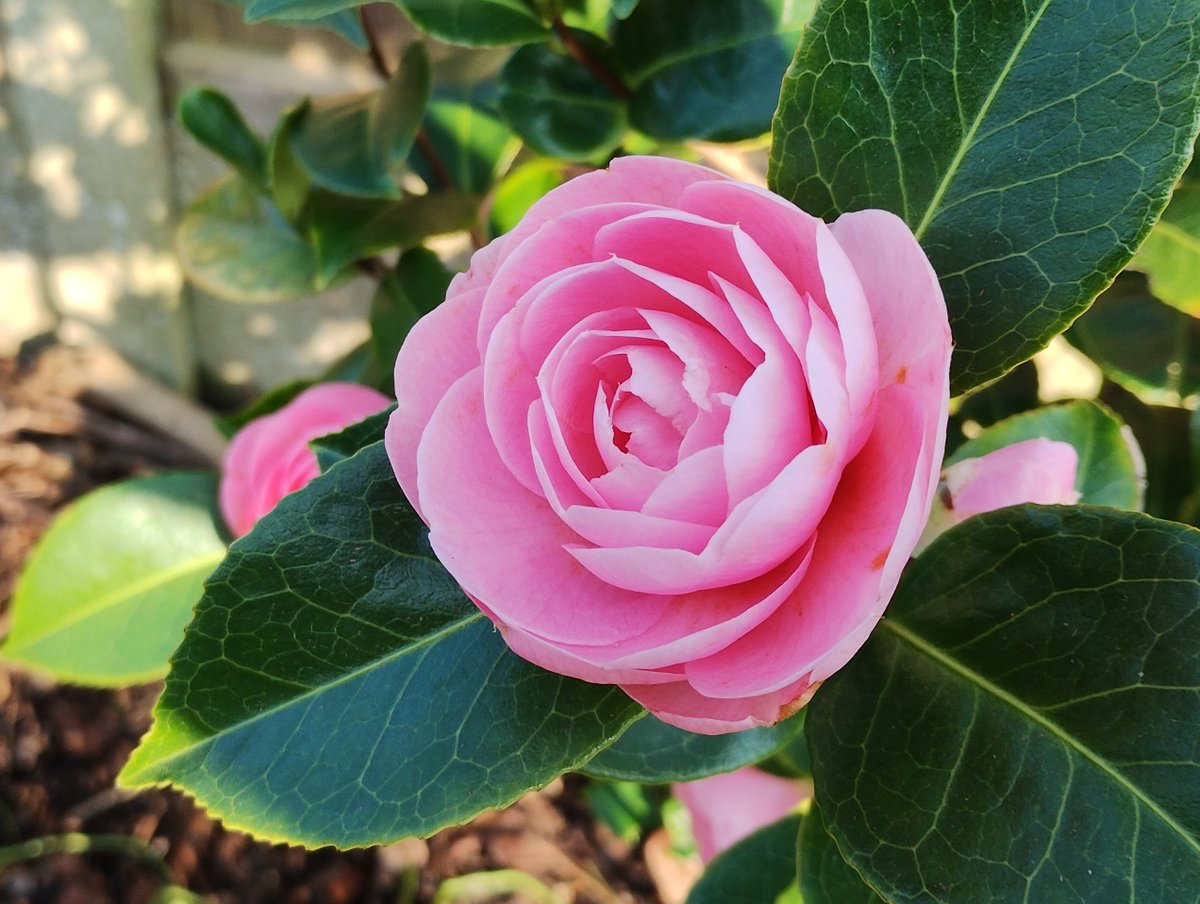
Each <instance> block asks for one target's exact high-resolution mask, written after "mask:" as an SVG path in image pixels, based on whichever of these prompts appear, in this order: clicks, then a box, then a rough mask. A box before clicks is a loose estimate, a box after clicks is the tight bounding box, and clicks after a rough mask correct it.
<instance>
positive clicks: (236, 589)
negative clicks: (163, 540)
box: [120, 443, 641, 847]
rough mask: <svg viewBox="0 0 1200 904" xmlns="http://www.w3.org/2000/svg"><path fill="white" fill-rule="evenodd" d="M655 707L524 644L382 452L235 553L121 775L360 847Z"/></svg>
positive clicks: (575, 756)
mask: <svg viewBox="0 0 1200 904" xmlns="http://www.w3.org/2000/svg"><path fill="white" fill-rule="evenodd" d="M331 563H336V567H332V568H331V567H330V564H331ZM640 712H641V708H640V707H638V706H637V705H636V704H634V703H632V702H631V701H630V700H629V699H628V698H627V697H625V696H624V695H623V694H622V693H621V692H620V691H618V690H616V689H615V688H611V687H606V686H599V685H592V684H585V683H583V682H579V681H574V680H572V679H568V678H563V677H561V676H558V675H552V674H550V673H548V672H543V671H542V670H540V669H537V668H535V667H534V666H532V665H529V664H528V663H526V662H525V661H524V660H522V659H519V658H518V657H517V656H515V655H514V654H512V653H511V652H510V651H509V650H508V648H507V647H506V646H505V645H504V642H503V640H502V639H501V638H500V636H499V635H498V634H497V633H496V632H495V630H494V629H493V628H492V626H491V624H490V623H489V622H488V621H487V619H486V618H484V616H483V615H482V614H481V613H480V612H479V610H478V609H477V608H476V607H475V606H474V605H473V604H472V603H471V602H470V600H468V599H467V598H466V597H465V596H464V595H463V593H462V592H461V591H460V590H459V588H458V586H457V585H456V584H455V583H454V581H453V580H452V579H451V578H450V576H449V575H448V574H447V573H446V571H445V570H444V569H443V568H442V566H441V565H440V564H439V563H438V562H437V560H436V559H435V558H434V556H433V553H432V551H431V550H430V548H429V545H428V541H427V539H426V535H425V530H424V526H423V525H422V524H421V522H420V519H418V518H417V516H416V515H415V513H414V512H413V511H412V509H411V508H410V507H409V505H408V503H407V501H406V500H405V499H404V496H403V494H402V493H401V491H400V488H399V486H398V485H397V483H396V479H395V476H394V475H393V473H392V469H391V466H390V465H389V463H388V461H387V455H386V453H385V452H384V450H383V444H382V443H376V444H373V445H371V446H369V447H367V448H366V449H364V450H363V451H361V452H360V453H358V454H357V455H355V456H354V457H353V458H350V459H347V460H345V461H343V462H341V463H339V464H336V465H334V466H333V467H332V468H331V469H330V470H329V471H328V472H327V473H326V474H323V475H321V476H320V477H318V478H316V479H315V480H313V481H312V482H311V483H309V484H308V485H307V486H306V487H305V488H304V489H302V490H300V491H299V492H297V493H294V494H292V495H290V496H288V497H286V498H285V499H284V500H283V501H282V502H280V504H279V505H278V506H277V507H276V508H275V510H274V511H273V512H271V513H270V514H268V515H266V516H265V517H264V518H263V519H262V520H261V521H260V522H259V523H258V525H257V526H256V527H255V529H254V530H253V531H252V532H251V533H250V534H249V535H247V536H246V537H244V538H242V539H241V540H240V541H238V543H236V544H234V547H233V548H232V549H231V551H230V553H229V556H228V557H227V559H226V560H225V562H224V564H223V565H222V566H221V567H220V568H219V569H218V570H217V572H216V573H215V574H214V575H213V577H212V578H211V580H210V581H209V582H208V585H207V587H206V590H205V594H204V597H203V599H202V600H201V601H200V604H199V605H198V607H197V609H196V615H195V618H194V619H193V621H192V623H191V624H190V625H189V627H188V630H187V632H186V634H185V636H184V640H183V643H182V645H181V646H180V648H179V650H178V651H177V653H176V655H175V656H174V658H173V660H172V663H171V672H170V674H169V675H168V676H167V684H166V688H165V690H164V691H163V695H162V697H161V698H160V700H159V703H158V705H157V706H156V708H155V720H154V725H153V728H152V729H151V731H150V733H149V734H148V735H147V736H146V737H145V738H144V739H143V741H142V744H141V746H140V747H139V748H138V749H137V750H136V751H135V752H134V754H133V756H132V758H131V759H130V761H129V763H128V764H127V765H126V767H125V769H124V770H123V772H122V773H121V776H120V782H121V783H122V784H123V785H124V786H126V787H143V786H146V785H155V784H162V783H171V784H174V785H177V786H179V787H181V788H184V789H186V790H187V791H188V792H189V793H190V794H192V795H194V796H195V797H196V798H197V800H198V801H199V802H200V803H201V804H202V805H203V806H204V807H205V808H207V809H208V810H209V811H210V812H211V813H212V814H213V815H214V816H216V817H218V818H220V819H221V820H223V821H224V822H225V823H226V825H228V826H229V827H231V828H237V829H244V830H247V831H251V832H253V833H254V834H256V835H258V836H260V837H265V838H273V839H277V840H287V841H291V842H294V843H302V844H307V845H311V846H317V845H323V844H333V845H336V846H338V847H351V846H357V845H364V844H372V843H377V842H383V841H388V840H392V839H396V838H401V837H404V836H407V835H425V834H429V833H431V832H434V831H436V830H438V829H440V828H442V827H444V826H447V825H453V824H456V823H459V822H462V821H464V820H466V819H469V818H471V817H472V816H474V815H476V814H478V813H480V812H482V811H483V810H485V809H488V808H490V807H497V806H503V805H505V804H508V803H510V802H511V801H513V800H515V799H516V798H517V797H518V796H519V795H520V794H522V793H524V792H525V791H528V790H529V789H531V788H535V787H538V786H539V785H542V784H544V783H545V782H547V781H549V780H550V779H551V778H553V777H555V776H557V775H558V774H560V773H561V772H564V771H566V770H569V769H573V768H575V767H577V766H579V765H581V764H582V763H583V762H585V761H586V760H587V759H589V758H590V757H592V756H593V755H594V754H595V753H596V751H597V750H598V749H600V748H601V747H603V746H604V745H606V744H607V743H610V742H611V741H612V740H613V739H614V738H615V737H616V736H617V735H618V734H619V733H620V732H621V731H622V730H623V729H624V727H625V725H626V724H627V723H628V722H629V721H630V720H631V719H633V718H635V717H636V716H637V715H638V714H639V713H640Z"/></svg>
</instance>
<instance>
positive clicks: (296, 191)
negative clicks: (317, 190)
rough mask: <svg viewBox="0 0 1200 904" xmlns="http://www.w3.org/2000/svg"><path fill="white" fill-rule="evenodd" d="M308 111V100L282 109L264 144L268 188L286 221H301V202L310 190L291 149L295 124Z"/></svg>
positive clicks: (310, 187) (300, 165)
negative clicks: (268, 139)
mask: <svg viewBox="0 0 1200 904" xmlns="http://www.w3.org/2000/svg"><path fill="white" fill-rule="evenodd" d="M307 112H308V101H307V100H305V101H301V102H300V103H298V104H296V105H295V106H294V107H292V108H291V109H289V110H287V111H286V112H284V114H283V115H282V116H281V117H280V118H279V122H277V123H276V124H275V130H274V131H273V132H272V133H271V141H270V144H269V145H268V146H267V187H268V189H269V193H270V195H271V199H272V200H273V201H274V202H275V204H276V206H277V207H278V208H279V210H280V212H281V213H282V214H283V216H284V218H285V219H286V220H287V221H288V222H289V223H298V222H300V219H301V215H302V214H303V212H304V205H305V204H306V203H308V195H309V192H310V191H311V190H312V179H311V178H309V175H308V171H307V170H305V168H304V164H302V163H301V162H300V160H299V159H298V158H297V157H296V152H295V151H294V150H293V149H292V134H293V132H294V131H295V128H296V123H298V122H299V121H300V120H301V119H302V118H303V117H304V116H305V115H306V114H307Z"/></svg>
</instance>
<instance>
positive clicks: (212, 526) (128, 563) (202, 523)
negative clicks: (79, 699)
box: [0, 473, 225, 687]
mask: <svg viewBox="0 0 1200 904" xmlns="http://www.w3.org/2000/svg"><path fill="white" fill-rule="evenodd" d="M216 489H217V487H216V479H215V478H214V477H213V475H211V474H198V473H195V474H194V473H181V474H170V475H163V476H158V477H142V478H136V479H133V480H127V481H124V482H122V483H115V484H111V485H109V486H106V487H102V488H100V489H98V490H94V491H93V492H91V493H88V494H87V495H86V496H84V497H83V498H82V499H80V500H78V501H77V502H75V503H74V504H72V505H71V506H70V507H69V508H67V509H66V510H65V511H64V512H62V514H60V515H59V516H58V517H57V518H56V519H55V521H54V523H53V524H52V525H51V526H50V529H49V530H48V531H47V532H46V533H45V535H43V537H42V539H41V540H40V541H39V543H38V545H37V547H36V549H35V550H34V552H33V554H32V555H31V556H30V558H29V561H28V563H27V564H26V565H25V570H24V571H23V572H22V574H21V578H20V580H19V581H18V583H17V588H16V592H15V594H14V595H13V600H12V609H11V613H12V614H11V618H12V623H11V628H10V630H9V633H8V638H7V639H6V640H5V642H4V646H3V647H0V655H3V656H4V658H6V659H9V660H13V661H15V662H19V663H22V664H23V665H30V666H34V667H36V668H39V669H45V670H46V671H48V672H50V674H51V675H53V676H54V677H55V678H57V679H58V680H60V681H68V682H71V683H74V684H89V685H96V686H99V687H122V686H125V685H130V684H140V683H142V682H146V681H152V680H154V679H155V678H159V677H161V676H162V675H163V674H164V673H165V672H166V670H167V660H168V658H169V657H170V655H171V651H172V650H174V649H175V646H176V645H177V644H178V643H179V640H180V638H181V637H182V636H183V627H184V625H186V624H187V622H188V619H189V618H190V617H191V614H192V607H193V606H194V605H195V604H196V601H197V600H198V599H200V587H201V584H202V583H203V581H204V579H205V578H206V577H208V575H209V573H210V572H212V570H213V569H214V568H216V567H217V564H218V563H219V562H220V561H221V558H222V557H223V556H224V555H225V543H224V541H223V540H222V539H221V536H220V527H219V526H218V525H219V524H220V518H219V516H218V515H217V514H216Z"/></svg>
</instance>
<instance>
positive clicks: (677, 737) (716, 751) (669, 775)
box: [582, 713, 804, 784]
mask: <svg viewBox="0 0 1200 904" xmlns="http://www.w3.org/2000/svg"><path fill="white" fill-rule="evenodd" d="M803 727H804V716H803V713H798V714H797V715H795V716H793V717H792V718H790V719H788V720H787V721H785V722H782V723H780V724H779V725H775V726H772V727H770V728H753V729H750V730H749V731H739V732H736V733H734V734H726V735H698V734H693V733H692V732H690V731H684V730H683V729H681V728H675V727H673V726H671V725H667V724H666V723H665V722H660V721H659V720H658V719H656V718H654V716H651V715H647V716H644V717H643V718H641V719H639V720H638V721H636V722H634V723H633V724H632V725H630V726H629V728H628V729H626V731H625V734H623V735H621V737H620V738H619V739H618V740H617V742H616V743H615V744H613V745H612V746H611V747H608V748H606V749H604V750H602V751H600V753H599V754H597V755H596V757H595V759H593V760H591V761H590V762H589V763H588V764H587V765H586V766H584V767H583V769H582V771H583V772H584V773H586V774H587V775H594V776H597V777H599V778H608V779H622V780H625V781H632V782H646V783H648V784H662V783H666V782H687V781H692V780H694V779H698V778H704V777H706V776H709V775H716V774H717V773H718V772H732V771H733V770H734V769H737V768H739V767H741V766H748V765H750V764H751V763H756V762H758V761H759V760H761V759H763V758H765V757H768V756H770V755H771V754H773V753H775V752H776V751H777V750H779V749H780V748H781V747H783V745H785V744H787V743H788V742H789V741H790V740H792V739H793V738H794V737H795V736H797V735H798V734H799V733H800V731H801V729H802V728H803Z"/></svg>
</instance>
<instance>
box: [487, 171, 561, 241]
mask: <svg viewBox="0 0 1200 904" xmlns="http://www.w3.org/2000/svg"><path fill="white" fill-rule="evenodd" d="M566 181H567V167H566V165H565V164H564V163H563V162H562V161H561V160H551V159H548V158H545V157H540V158H538V159H536V160H530V161H528V162H526V163H523V164H521V165H520V166H518V167H516V168H515V169H514V170H513V171H512V172H511V173H509V174H508V175H507V176H505V178H504V179H503V180H501V182H500V184H499V185H497V186H496V190H495V192H494V193H493V194H492V205H491V209H490V212H489V221H490V223H491V227H492V231H493V232H494V233H495V234H496V235H501V234H503V233H505V232H508V231H509V230H510V229H512V228H513V227H514V226H516V225H517V223H519V222H520V221H521V217H523V216H525V212H526V211H527V210H529V208H530V207H532V206H533V204H534V202H535V201H537V200H538V199H539V198H541V197H542V196H543V195H545V194H546V193H547V192H548V191H550V190H551V189H552V188H558V186H560V185H562V184H563V183H564V182H566Z"/></svg>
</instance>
